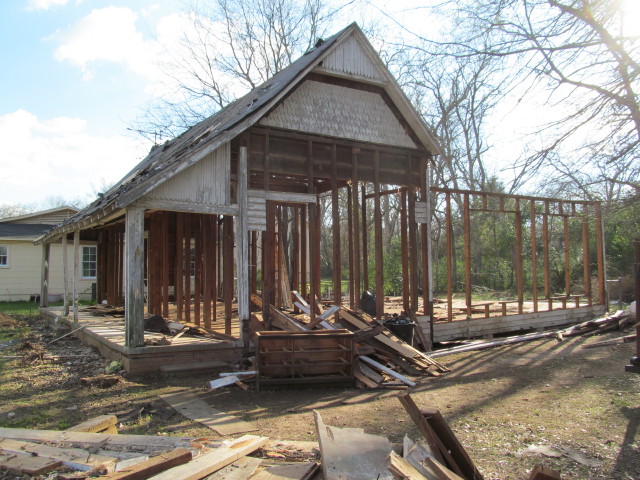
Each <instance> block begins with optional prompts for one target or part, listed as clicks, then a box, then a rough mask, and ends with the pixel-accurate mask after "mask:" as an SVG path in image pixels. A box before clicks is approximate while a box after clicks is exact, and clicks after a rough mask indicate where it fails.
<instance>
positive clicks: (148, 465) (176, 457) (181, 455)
mask: <svg viewBox="0 0 640 480" xmlns="http://www.w3.org/2000/svg"><path fill="white" fill-rule="evenodd" d="M189 461H191V452H190V451H189V450H185V449H184V448H176V449H175V450H171V451H170V452H166V453H161V454H160V455H157V456H155V457H151V458H150V459H148V460H145V461H143V462H140V463H136V464H135V465H132V466H130V467H127V468H124V469H122V470H120V471H118V472H114V473H112V474H110V475H106V476H105V477H103V478H106V479H108V480H145V479H147V478H149V477H150V476H151V475H155V474H157V473H160V472H163V471H165V470H167V469H169V468H172V467H176V466H178V465H183V464H185V463H187V462H189Z"/></svg>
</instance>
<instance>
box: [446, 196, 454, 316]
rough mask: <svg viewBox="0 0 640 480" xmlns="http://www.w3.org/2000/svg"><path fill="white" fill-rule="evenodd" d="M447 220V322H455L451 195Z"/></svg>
mask: <svg viewBox="0 0 640 480" xmlns="http://www.w3.org/2000/svg"><path fill="white" fill-rule="evenodd" d="M445 218H446V228H447V321H449V322H451V321H452V320H453V276H452V273H453V264H452V259H453V241H452V238H451V234H452V229H453V227H452V225H451V223H452V222H451V194H450V193H449V192H447V193H446V194H445Z"/></svg>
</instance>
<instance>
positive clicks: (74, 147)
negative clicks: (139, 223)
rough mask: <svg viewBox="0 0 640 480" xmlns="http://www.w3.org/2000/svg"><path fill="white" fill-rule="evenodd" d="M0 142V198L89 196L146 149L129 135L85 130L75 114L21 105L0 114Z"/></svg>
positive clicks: (33, 200)
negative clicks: (42, 112) (46, 116)
mask: <svg viewBox="0 0 640 480" xmlns="http://www.w3.org/2000/svg"><path fill="white" fill-rule="evenodd" d="M0 144H2V145H3V150H2V153H0V165H1V166H2V188H1V189H0V204H1V203H37V202H42V201H43V200H44V199H46V198H47V197H51V196H62V197H64V198H67V199H75V198H85V199H87V200H92V198H91V197H92V196H93V191H94V189H95V188H98V187H99V186H100V185H102V184H103V183H112V182H115V181H117V180H119V179H120V178H122V177H123V176H124V174H125V173H127V172H128V171H129V170H130V169H131V168H133V166H135V165H136V164H137V163H138V161H139V159H140V158H141V157H142V156H144V155H145V154H146V151H147V150H148V145H145V146H143V145H141V144H140V142H139V141H137V140H133V139H130V138H126V137H122V136H117V135H112V136H108V137H107V136H97V135H91V134H89V133H87V122H86V121H85V120H83V119H80V118H68V117H59V118H53V119H50V120H40V119H38V118H37V117H36V116H35V115H33V114H32V113H30V112H27V111H25V110H17V111H15V112H12V113H8V114H5V115H2V116H0Z"/></svg>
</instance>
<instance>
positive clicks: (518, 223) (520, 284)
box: [515, 198, 524, 313]
mask: <svg viewBox="0 0 640 480" xmlns="http://www.w3.org/2000/svg"><path fill="white" fill-rule="evenodd" d="M515 228H516V288H517V290H518V313H522V312H523V302H524V275H523V264H522V211H521V210H520V200H519V199H517V198H516V218H515Z"/></svg>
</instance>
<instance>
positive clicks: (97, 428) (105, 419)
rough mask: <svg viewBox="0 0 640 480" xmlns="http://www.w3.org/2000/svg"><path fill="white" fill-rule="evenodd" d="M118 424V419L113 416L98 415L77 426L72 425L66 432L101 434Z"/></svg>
mask: <svg viewBox="0 0 640 480" xmlns="http://www.w3.org/2000/svg"><path fill="white" fill-rule="evenodd" d="M116 423H118V418H117V417H116V416H115V415H98V416H97V417H93V418H90V419H88V420H85V421H84V422H82V423H79V424H78V425H74V426H73V427H71V428H67V430H69V431H71V432H93V433H96V432H102V431H103V430H107V429H108V428H109V427H113V426H115V425H116Z"/></svg>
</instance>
